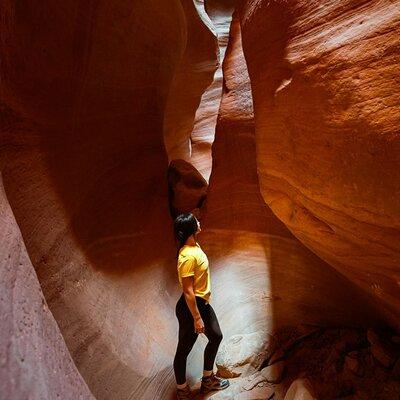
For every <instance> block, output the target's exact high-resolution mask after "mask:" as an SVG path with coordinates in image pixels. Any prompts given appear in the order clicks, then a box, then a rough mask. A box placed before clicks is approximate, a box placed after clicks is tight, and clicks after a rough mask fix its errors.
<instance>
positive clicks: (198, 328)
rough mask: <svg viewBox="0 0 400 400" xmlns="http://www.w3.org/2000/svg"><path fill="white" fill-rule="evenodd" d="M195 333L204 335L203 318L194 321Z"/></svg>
mask: <svg viewBox="0 0 400 400" xmlns="http://www.w3.org/2000/svg"><path fill="white" fill-rule="evenodd" d="M194 331H195V332H196V333H204V322H203V320H202V318H201V317H199V318H196V319H195V320H194Z"/></svg>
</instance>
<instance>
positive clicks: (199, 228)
mask: <svg viewBox="0 0 400 400" xmlns="http://www.w3.org/2000/svg"><path fill="white" fill-rule="evenodd" d="M196 222H197V231H196V233H199V232H201V227H200V221H199V220H198V219H197V218H196Z"/></svg>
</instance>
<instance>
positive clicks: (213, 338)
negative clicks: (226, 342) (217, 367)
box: [174, 293, 222, 385]
mask: <svg viewBox="0 0 400 400" xmlns="http://www.w3.org/2000/svg"><path fill="white" fill-rule="evenodd" d="M195 298H196V303H197V308H198V309H199V312H200V315H201V318H202V320H203V322H204V328H205V329H204V333H205V335H206V336H207V338H208V343H207V346H206V348H205V350H204V369H205V370H206V371H211V370H212V369H213V368H214V361H215V357H216V355H217V351H218V347H219V344H220V343H221V340H222V332H221V328H220V327H219V323H218V319H217V316H216V315H215V312H214V309H213V308H212V307H211V304H209V303H208V304H207V303H206V301H205V300H204V299H203V298H202V297H199V296H195ZM175 314H176V316H177V318H178V321H179V342H178V346H177V349H176V354H175V358H174V372H175V378H176V382H177V384H178V385H182V384H183V383H185V381H186V360H187V357H188V355H189V353H190V350H192V347H193V345H194V343H195V342H196V339H197V336H198V333H196V332H195V330H194V320H193V316H192V313H191V312H190V309H189V307H188V305H187V303H186V299H185V296H184V294H183V293H182V295H181V297H180V298H179V300H178V302H177V303H176V307H175Z"/></svg>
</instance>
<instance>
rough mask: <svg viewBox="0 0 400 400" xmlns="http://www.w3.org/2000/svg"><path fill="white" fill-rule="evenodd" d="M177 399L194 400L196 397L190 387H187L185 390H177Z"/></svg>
mask: <svg viewBox="0 0 400 400" xmlns="http://www.w3.org/2000/svg"><path fill="white" fill-rule="evenodd" d="M176 398H177V399H178V400H193V398H194V395H193V393H192V391H191V390H190V387H189V385H188V386H186V387H185V388H184V389H178V388H177V389H176Z"/></svg>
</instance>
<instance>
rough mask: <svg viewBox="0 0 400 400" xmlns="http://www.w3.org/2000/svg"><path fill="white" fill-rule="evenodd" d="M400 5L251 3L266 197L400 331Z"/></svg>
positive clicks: (247, 4)
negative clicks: (367, 296)
mask: <svg viewBox="0 0 400 400" xmlns="http://www.w3.org/2000/svg"><path fill="white" fill-rule="evenodd" d="M399 16H400V2H399V1H379V2H377V1H372V0H371V1H361V0H359V1H350V0H347V1H342V2H336V1H324V2H322V1H305V0H304V1H303V0H296V1H292V2H287V1H284V0H278V1H273V2H270V1H263V0H261V1H254V0H248V1H243V2H242V8H241V17H240V18H241V25H242V31H243V49H244V54H245V57H246V61H247V65H248V68H249V75H250V80H251V86H252V93H253V100H254V113H255V125H256V128H255V129H256V142H257V170H258V175H259V178H260V187H261V193H262V195H263V198H264V199H265V201H266V202H267V203H268V204H269V205H270V207H271V208H272V210H273V212H274V213H275V214H276V215H277V216H278V217H279V218H280V219H281V220H282V221H283V222H284V223H285V225H286V226H287V227H288V228H289V229H290V230H291V232H293V233H294V234H295V235H296V236H297V237H298V238H299V239H300V240H301V241H302V242H303V243H304V244H306V245H307V247H309V248H310V249H312V250H313V251H314V252H315V253H316V254H317V255H319V256H320V257H322V258H323V259H324V260H325V261H327V262H329V263H330V264H331V265H333V266H335V268H337V269H338V271H340V272H341V273H342V274H344V275H345V276H346V277H348V278H349V279H350V280H351V281H352V282H354V283H356V284H357V285H359V286H360V287H361V288H362V289H363V290H365V291H367V292H368V293H369V294H370V295H372V297H373V298H374V299H375V301H376V303H378V304H379V307H380V310H381V312H382V313H383V314H385V315H386V318H387V319H388V320H389V321H390V322H391V323H392V324H393V325H394V326H396V327H397V328H399V322H398V321H399V313H400V291H399V282H400V269H399V265H400V253H399V249H400V202H399V198H400V196H399V195H400V168H399V165H400V135H399V125H400V96H399V85H398V81H399V79H400V70H399V68H398V65H399V62H400V51H399V46H400V39H399V38H400V36H399V29H400V17H399Z"/></svg>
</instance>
